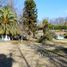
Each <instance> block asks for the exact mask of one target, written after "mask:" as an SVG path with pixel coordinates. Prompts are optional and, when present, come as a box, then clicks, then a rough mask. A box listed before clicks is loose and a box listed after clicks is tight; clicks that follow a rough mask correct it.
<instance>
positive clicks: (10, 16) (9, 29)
mask: <svg viewBox="0 0 67 67" xmlns="http://www.w3.org/2000/svg"><path fill="white" fill-rule="evenodd" d="M0 25H1V26H0V29H1V32H0V34H4V35H10V34H11V35H16V34H19V33H18V32H19V30H18V24H17V16H16V13H15V12H13V11H12V10H11V8H10V7H8V6H5V7H2V8H0Z"/></svg>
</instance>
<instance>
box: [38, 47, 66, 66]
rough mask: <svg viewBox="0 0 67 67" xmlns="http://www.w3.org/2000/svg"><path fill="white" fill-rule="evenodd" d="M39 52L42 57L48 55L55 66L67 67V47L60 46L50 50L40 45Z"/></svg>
mask: <svg viewBox="0 0 67 67" xmlns="http://www.w3.org/2000/svg"><path fill="white" fill-rule="evenodd" d="M60 51H61V53H60ZM37 52H39V53H40V54H41V56H42V57H47V58H48V59H49V62H50V63H51V64H53V65H54V66H55V67H67V48H64V47H61V46H59V47H56V48H55V49H54V50H48V49H45V48H44V47H40V46H38V48H37ZM62 52H63V54H62Z"/></svg>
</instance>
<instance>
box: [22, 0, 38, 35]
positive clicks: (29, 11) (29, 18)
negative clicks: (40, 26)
mask: <svg viewBox="0 0 67 67" xmlns="http://www.w3.org/2000/svg"><path fill="white" fill-rule="evenodd" d="M36 22H37V9H36V4H35V2H34V0H25V3H24V10H23V27H24V29H25V30H26V31H27V33H28V34H29V35H30V34H31V32H32V33H33V36H35V32H36Z"/></svg>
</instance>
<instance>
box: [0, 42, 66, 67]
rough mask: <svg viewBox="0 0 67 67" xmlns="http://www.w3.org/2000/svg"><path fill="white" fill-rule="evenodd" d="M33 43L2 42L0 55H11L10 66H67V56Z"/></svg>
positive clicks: (8, 56)
mask: <svg viewBox="0 0 67 67" xmlns="http://www.w3.org/2000/svg"><path fill="white" fill-rule="evenodd" d="M32 44H33V43H32V42H31V43H27V44H26V43H23V44H22V43H21V44H13V43H8V42H5V43H0V55H1V54H4V55H5V56H6V57H7V58H10V55H11V58H12V62H13V64H12V66H8V67H67V60H66V59H67V58H66V57H63V56H61V55H59V54H57V53H54V52H50V51H48V50H46V49H43V48H42V47H39V46H36V45H32ZM10 62H11V61H10ZM10 64H11V63H10ZM7 65H8V64H7Z"/></svg>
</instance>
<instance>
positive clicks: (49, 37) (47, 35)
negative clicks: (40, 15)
mask: <svg viewBox="0 0 67 67" xmlns="http://www.w3.org/2000/svg"><path fill="white" fill-rule="evenodd" d="M42 23H43V36H41V37H40V39H39V42H45V41H46V40H52V33H51V32H50V31H49V24H48V20H47V19H44V20H43V22H42Z"/></svg>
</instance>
